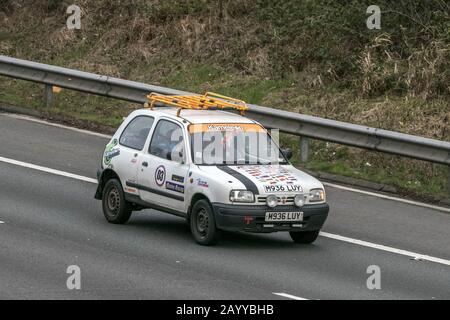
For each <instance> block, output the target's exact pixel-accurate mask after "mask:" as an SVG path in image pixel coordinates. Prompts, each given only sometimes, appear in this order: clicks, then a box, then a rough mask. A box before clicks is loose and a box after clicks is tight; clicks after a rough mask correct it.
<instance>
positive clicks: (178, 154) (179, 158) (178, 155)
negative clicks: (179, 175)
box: [168, 150, 184, 164]
mask: <svg viewBox="0 0 450 320" xmlns="http://www.w3.org/2000/svg"><path fill="white" fill-rule="evenodd" d="M168 159H169V160H171V161H175V162H178V163H181V164H184V152H183V151H182V150H180V151H176V150H173V151H172V152H169V156H168Z"/></svg>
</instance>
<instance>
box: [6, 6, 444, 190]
mask: <svg viewBox="0 0 450 320" xmlns="http://www.w3.org/2000/svg"><path fill="white" fill-rule="evenodd" d="M72 3H73V1H71V0H70V1H65V0H35V1H32V2H31V1H26V0H22V1H20V0H0V54H4V55H9V56H14V57H19V58H25V59H31V60H37V61H41V62H47V63H52V64H57V65H63V66H68V67H72V68H78V69H82V70H86V71H92V72H96V73H102V74H107V75H111V76H117V77H121V78H127V79H133V80H137V81H144V82H148V83H154V84H162V85H166V86H171V87H175V88H178V89H185V90H191V91H196V92H202V91H204V90H217V91H219V92H222V93H225V94H232V95H235V96H237V97H240V98H243V99H246V100H248V101H249V102H253V103H260V104H264V105H267V106H271V107H275V108H283V109H289V110H294V111H297V112H301V113H307V114H312V115H316V116H322V117H327V118H332V119H338V120H342V121H350V122H354V123H359V124H367V125H370V126H375V127H380V128H385V129H391V130H396V131H402V132H406V133H411V134H417V135H422V136H427V137H430V138H435V139H441V140H448V141H449V140H450V105H449V102H450V4H449V2H448V1H446V0H430V1H428V0H420V1H388V0H379V1H377V4H378V5H379V6H380V7H381V8H382V11H383V13H382V29H381V30H368V29H367V28H366V24H365V19H366V16H367V15H366V14H365V11H366V8H367V6H368V5H369V4H372V3H368V2H367V1H357V0H351V1H332V0H304V1H300V0H298V1H295V0H289V1H272V0H221V1H212V0H211V1H207V0H186V1H182V0H161V1H156V0H154V1H144V0H128V1H107V0H98V1H88V0H79V1H76V3H77V4H78V5H79V6H80V7H81V8H82V10H83V17H82V29H81V30H77V31H69V30H67V28H66V27H65V21H66V18H67V15H66V13H65V11H66V8H67V7H68V5H70V4H72ZM0 88H1V89H2V90H1V91H0V101H3V102H8V103H19V104H24V101H16V100H15V98H14V97H13V96H14V95H13V94H12V93H18V92H20V91H21V90H24V89H26V90H29V91H30V92H32V95H31V96H33V95H34V97H36V96H39V95H40V94H41V91H40V90H41V89H40V88H35V87H33V86H31V85H28V84H22V83H19V82H17V81H10V80H6V79H0ZM32 100H33V99H32ZM32 100H26V101H25V103H27V104H30V105H31V106H34V107H36V108H39V105H38V104H36V103H33V101H34V100H36V99H34V100H33V101H32ZM93 102H94V103H95V107H93V106H92V104H93ZM74 104H76V105H77V107H75V108H73V107H71V106H73V105H74ZM118 104H119V103H118ZM118 104H115V105H113V106H112V105H111V103H110V102H108V101H104V100H101V99H96V98H86V97H83V96H80V95H77V94H72V93H66V94H65V95H64V96H63V97H61V98H59V100H58V105H57V106H56V107H55V110H53V111H54V112H58V113H66V114H68V115H70V116H73V117H79V118H84V119H88V120H92V121H100V122H104V123H107V124H109V125H115V124H117V122H119V121H120V118H121V116H122V115H123V112H124V110H125V112H126V110H127V109H119V108H118ZM122 106H123V105H122ZM316 148H317V149H316V152H315V153H314V155H313V161H312V162H311V164H310V165H309V166H310V167H311V168H313V169H316V170H325V171H331V172H335V173H340V174H346V175H353V176H357V177H362V178H368V179H373V180H377V181H381V182H387V183H390V184H394V185H395V186H397V187H398V188H399V189H401V190H406V191H408V192H413V193H423V190H424V189H426V190H427V191H426V192H427V193H430V194H435V195H439V196H442V195H443V194H444V192H445V189H446V186H445V184H446V178H445V173H446V171H445V168H442V167H439V166H431V165H429V164H427V163H421V162H416V161H410V160H404V159H399V158H396V157H390V156H384V155H378V154H373V153H370V152H366V151H360V150H352V149H348V148H346V147H341V146H334V145H328V146H326V145H324V144H318V145H317V146H316Z"/></svg>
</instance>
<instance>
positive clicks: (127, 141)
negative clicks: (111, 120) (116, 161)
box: [119, 116, 155, 150]
mask: <svg viewBox="0 0 450 320" xmlns="http://www.w3.org/2000/svg"><path fill="white" fill-rule="evenodd" d="M154 121H155V119H154V118H152V117H147V116H138V117H136V118H134V119H133V120H131V122H130V123H129V124H128V126H127V127H126V128H125V130H123V132H122V135H121V136H120V140H119V143H120V144H121V145H123V146H125V147H128V148H131V149H135V150H142V149H143V148H144V145H145V141H146V140H147V137H148V134H149V133H150V130H151V129H152V126H153V122H154Z"/></svg>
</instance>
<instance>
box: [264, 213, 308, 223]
mask: <svg viewBox="0 0 450 320" xmlns="http://www.w3.org/2000/svg"><path fill="white" fill-rule="evenodd" d="M298 221H303V212H266V222H298Z"/></svg>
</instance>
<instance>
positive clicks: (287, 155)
mask: <svg viewBox="0 0 450 320" xmlns="http://www.w3.org/2000/svg"><path fill="white" fill-rule="evenodd" d="M281 152H282V153H283V155H284V157H285V158H286V159H288V160H291V159H292V156H293V153H292V149H290V148H285V149H281Z"/></svg>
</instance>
